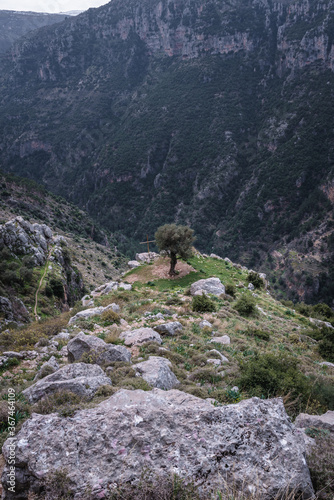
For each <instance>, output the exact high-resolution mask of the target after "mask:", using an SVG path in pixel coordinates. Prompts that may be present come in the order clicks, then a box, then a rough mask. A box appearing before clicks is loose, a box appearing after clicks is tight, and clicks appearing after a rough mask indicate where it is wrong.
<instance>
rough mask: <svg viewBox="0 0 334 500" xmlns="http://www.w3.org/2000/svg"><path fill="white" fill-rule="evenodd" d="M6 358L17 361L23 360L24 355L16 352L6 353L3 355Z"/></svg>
mask: <svg viewBox="0 0 334 500" xmlns="http://www.w3.org/2000/svg"><path fill="white" fill-rule="evenodd" d="M2 354H3V355H4V356H6V357H7V358H17V359H22V358H23V354H22V353H21V352H15V351H6V352H3V353H2Z"/></svg>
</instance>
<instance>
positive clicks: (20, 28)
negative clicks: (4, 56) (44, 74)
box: [0, 10, 65, 53]
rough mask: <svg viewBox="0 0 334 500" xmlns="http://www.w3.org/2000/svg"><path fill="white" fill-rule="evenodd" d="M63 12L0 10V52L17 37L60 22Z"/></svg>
mask: <svg viewBox="0 0 334 500" xmlns="http://www.w3.org/2000/svg"><path fill="white" fill-rule="evenodd" d="M64 19H65V15H64V14H42V13H41V12H17V11H13V10H0V53H2V52H6V51H7V50H9V49H10V48H11V46H12V45H13V44H14V42H16V41H17V40H18V39H19V38H22V37H23V36H24V35H26V34H27V33H29V32H30V31H33V30H36V29H38V28H41V27H43V26H49V25H50V24H55V23H60V22H61V21H63V20H64Z"/></svg>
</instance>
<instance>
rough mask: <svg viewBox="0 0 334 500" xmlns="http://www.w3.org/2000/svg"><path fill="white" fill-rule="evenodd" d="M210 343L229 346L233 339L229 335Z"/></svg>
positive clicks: (214, 338) (214, 339)
mask: <svg viewBox="0 0 334 500" xmlns="http://www.w3.org/2000/svg"><path fill="white" fill-rule="evenodd" d="M210 342H215V343H216V344H223V345H228V344H230V343H231V339H230V337H229V336H228V335H223V336H222V337H213V338H212V339H211V340H210Z"/></svg>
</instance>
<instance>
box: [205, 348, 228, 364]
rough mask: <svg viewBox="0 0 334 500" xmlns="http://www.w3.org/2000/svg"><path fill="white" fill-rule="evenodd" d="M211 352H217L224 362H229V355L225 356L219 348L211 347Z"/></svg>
mask: <svg viewBox="0 0 334 500" xmlns="http://www.w3.org/2000/svg"><path fill="white" fill-rule="evenodd" d="M209 352H212V353H215V354H217V355H218V356H219V357H220V359H221V361H222V363H228V359H227V357H226V356H224V355H223V354H222V353H221V352H219V351H217V349H211V350H210V351H209Z"/></svg>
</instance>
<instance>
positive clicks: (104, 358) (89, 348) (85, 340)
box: [66, 332, 131, 365]
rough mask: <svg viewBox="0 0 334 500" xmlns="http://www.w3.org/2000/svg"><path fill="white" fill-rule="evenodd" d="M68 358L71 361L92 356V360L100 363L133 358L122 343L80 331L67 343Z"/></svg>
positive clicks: (127, 361)
mask: <svg viewBox="0 0 334 500" xmlns="http://www.w3.org/2000/svg"><path fill="white" fill-rule="evenodd" d="M66 347H67V353H68V360H69V362H70V363H74V362H75V361H79V360H80V359H81V358H82V357H83V356H84V355H89V356H91V357H92V361H93V362H95V363H96V364H98V365H100V364H101V365H104V364H108V363H112V362H114V361H125V362H126V363H129V362H130V360H131V353H130V351H129V350H128V349H127V348H126V347H124V346H122V345H114V344H107V343H106V342H104V340H102V339H100V338H98V337H95V336H94V335H85V334H84V332H80V333H78V335H77V336H76V337H74V338H73V339H72V340H70V341H69V343H68V344H67V346H66Z"/></svg>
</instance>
